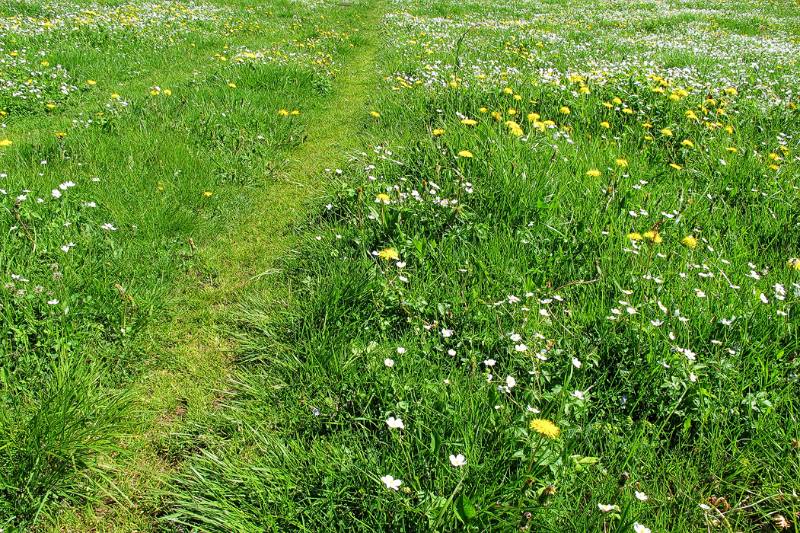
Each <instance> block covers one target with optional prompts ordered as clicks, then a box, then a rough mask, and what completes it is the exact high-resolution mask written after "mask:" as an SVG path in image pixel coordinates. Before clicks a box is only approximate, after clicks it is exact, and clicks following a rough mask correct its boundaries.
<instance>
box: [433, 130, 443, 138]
mask: <svg viewBox="0 0 800 533" xmlns="http://www.w3.org/2000/svg"><path fill="white" fill-rule="evenodd" d="M431 134H432V135H433V136H434V137H439V136H441V135H444V130H443V129H442V128H435V129H434V130H433V131H432V132H431Z"/></svg>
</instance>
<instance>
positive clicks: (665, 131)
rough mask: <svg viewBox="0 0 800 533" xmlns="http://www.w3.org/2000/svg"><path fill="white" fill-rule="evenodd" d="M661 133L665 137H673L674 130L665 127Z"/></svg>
mask: <svg viewBox="0 0 800 533" xmlns="http://www.w3.org/2000/svg"><path fill="white" fill-rule="evenodd" d="M661 135H663V136H664V137H672V130H671V129H669V128H664V129H662V130H661Z"/></svg>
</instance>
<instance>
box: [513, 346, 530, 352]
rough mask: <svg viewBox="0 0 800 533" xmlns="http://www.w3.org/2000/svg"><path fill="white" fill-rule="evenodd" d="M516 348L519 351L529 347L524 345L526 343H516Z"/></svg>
mask: <svg viewBox="0 0 800 533" xmlns="http://www.w3.org/2000/svg"><path fill="white" fill-rule="evenodd" d="M514 350H516V351H518V352H525V351H527V350H528V347H527V346H526V345H524V344H516V345H514Z"/></svg>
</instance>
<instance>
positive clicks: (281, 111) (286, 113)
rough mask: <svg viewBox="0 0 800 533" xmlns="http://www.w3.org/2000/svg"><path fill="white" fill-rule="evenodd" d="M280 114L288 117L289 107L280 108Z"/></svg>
mask: <svg viewBox="0 0 800 533" xmlns="http://www.w3.org/2000/svg"><path fill="white" fill-rule="evenodd" d="M278 115H279V116H281V117H288V116H289V111H288V110H287V109H279V110H278Z"/></svg>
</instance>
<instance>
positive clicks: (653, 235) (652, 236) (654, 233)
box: [642, 230, 664, 244]
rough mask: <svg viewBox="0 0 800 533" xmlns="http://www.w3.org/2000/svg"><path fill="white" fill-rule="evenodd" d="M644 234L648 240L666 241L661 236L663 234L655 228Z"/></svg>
mask: <svg viewBox="0 0 800 533" xmlns="http://www.w3.org/2000/svg"><path fill="white" fill-rule="evenodd" d="M642 236H643V237H644V238H645V239H647V240H648V241H650V242H653V243H655V244H661V243H662V242H664V239H662V238H661V234H659V233H658V232H657V231H653V230H649V231H645V232H644V233H643V234H642Z"/></svg>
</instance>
